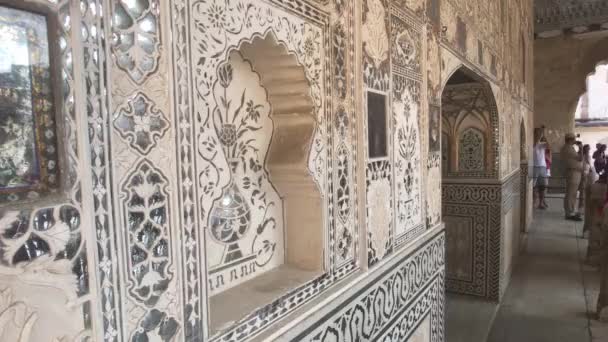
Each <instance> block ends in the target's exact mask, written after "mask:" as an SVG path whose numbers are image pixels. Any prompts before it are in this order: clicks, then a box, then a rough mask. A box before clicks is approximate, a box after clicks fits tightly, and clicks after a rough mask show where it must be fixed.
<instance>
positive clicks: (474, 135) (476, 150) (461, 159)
mask: <svg viewBox="0 0 608 342" xmlns="http://www.w3.org/2000/svg"><path fill="white" fill-rule="evenodd" d="M484 144H485V139H484V137H483V133H482V132H480V131H478V130H477V129H475V128H467V129H466V130H464V131H463V132H462V134H461V136H460V140H459V144H458V169H459V170H460V171H463V172H469V171H483V170H484V150H485V149H484Z"/></svg>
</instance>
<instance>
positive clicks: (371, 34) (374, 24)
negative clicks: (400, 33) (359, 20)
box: [362, 0, 389, 68]
mask: <svg viewBox="0 0 608 342" xmlns="http://www.w3.org/2000/svg"><path fill="white" fill-rule="evenodd" d="M362 39H363V49H364V50H365V52H366V53H367V55H368V56H369V57H370V58H371V59H372V61H373V63H374V65H375V67H376V68H380V64H382V62H384V61H385V60H386V59H387V58H388V49H389V43H388V33H387V28H386V8H384V5H383V4H382V1H381V0H368V1H367V12H366V13H365V20H364V24H363V29H362Z"/></svg>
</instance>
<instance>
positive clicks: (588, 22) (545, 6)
mask: <svg viewBox="0 0 608 342" xmlns="http://www.w3.org/2000/svg"><path fill="white" fill-rule="evenodd" d="M534 15H535V27H534V31H535V33H536V34H538V35H540V36H541V37H542V36H543V34H547V33H548V32H556V33H557V34H559V33H561V32H562V31H572V32H573V33H583V32H587V31H594V30H601V29H605V28H606V27H608V1H605V0H586V1H578V0H535V2H534Z"/></svg>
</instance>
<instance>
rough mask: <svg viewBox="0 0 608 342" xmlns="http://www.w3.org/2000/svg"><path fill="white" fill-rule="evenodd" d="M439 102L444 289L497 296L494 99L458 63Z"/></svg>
mask: <svg viewBox="0 0 608 342" xmlns="http://www.w3.org/2000/svg"><path fill="white" fill-rule="evenodd" d="M441 102H442V103H441V123H442V128H441V132H442V135H441V136H442V154H443V156H442V160H443V167H444V170H442V175H443V177H442V184H443V185H442V187H443V189H442V190H443V191H442V192H443V196H442V210H443V218H444V221H445V226H446V262H447V265H446V289H447V291H449V292H453V293H458V294H465V295H470V296H476V297H482V298H485V299H489V300H493V301H497V300H498V299H499V297H500V294H499V293H500V284H499V283H500V278H501V274H502V273H503V272H502V271H501V262H500V257H501V248H502V247H501V226H502V223H501V222H502V221H501V220H502V216H501V210H502V209H501V208H502V206H501V205H502V202H501V198H502V196H501V193H502V192H501V191H502V187H501V184H500V165H499V164H500V162H499V161H500V156H499V139H500V136H499V132H500V130H499V127H498V126H499V118H498V109H497V106H496V101H495V98H494V95H493V93H492V89H491V86H490V84H489V83H488V82H487V81H486V80H484V79H483V78H481V77H479V76H477V75H476V74H475V73H474V72H473V71H471V70H469V69H466V68H464V67H461V68H460V69H458V70H457V71H456V72H454V73H453V74H452V76H451V77H450V78H449V79H448V81H447V83H446V85H445V87H444V89H443V92H442V98H441Z"/></svg>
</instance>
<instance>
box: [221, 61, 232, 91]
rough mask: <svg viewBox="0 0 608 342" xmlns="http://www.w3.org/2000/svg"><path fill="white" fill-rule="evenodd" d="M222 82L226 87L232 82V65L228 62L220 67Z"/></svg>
mask: <svg viewBox="0 0 608 342" xmlns="http://www.w3.org/2000/svg"><path fill="white" fill-rule="evenodd" d="M219 78H220V84H221V85H222V87H224V88H228V86H229V85H230V82H232V65H230V64H228V63H226V64H224V65H222V66H221V67H220V70H219Z"/></svg>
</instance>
